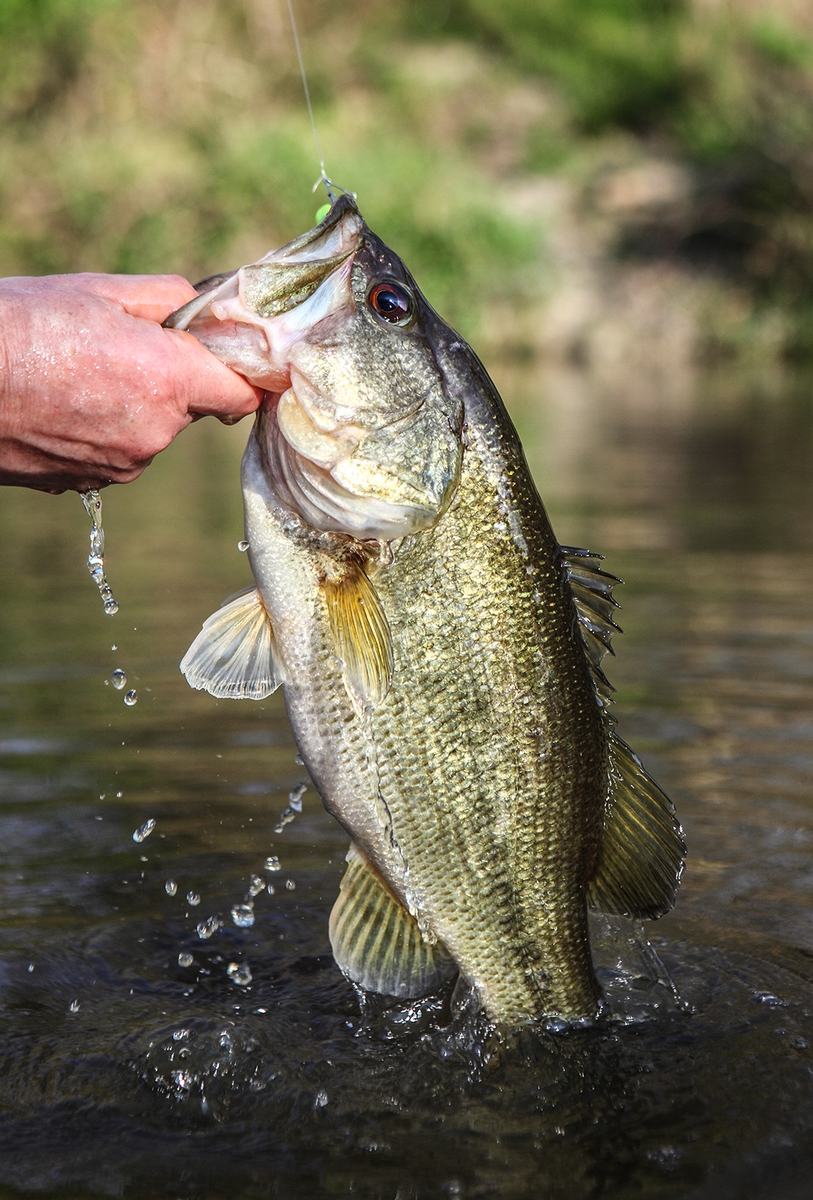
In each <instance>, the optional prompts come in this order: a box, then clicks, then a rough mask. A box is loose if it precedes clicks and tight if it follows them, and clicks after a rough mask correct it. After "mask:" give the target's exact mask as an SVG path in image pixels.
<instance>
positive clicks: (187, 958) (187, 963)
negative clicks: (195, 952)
mask: <svg viewBox="0 0 813 1200" xmlns="http://www.w3.org/2000/svg"><path fill="white" fill-rule="evenodd" d="M194 961H195V960H194V958H193V957H192V955H191V954H188V953H187V952H186V951H182V953H180V954H179V955H178V966H179V967H191V966H192V963H193V962H194Z"/></svg>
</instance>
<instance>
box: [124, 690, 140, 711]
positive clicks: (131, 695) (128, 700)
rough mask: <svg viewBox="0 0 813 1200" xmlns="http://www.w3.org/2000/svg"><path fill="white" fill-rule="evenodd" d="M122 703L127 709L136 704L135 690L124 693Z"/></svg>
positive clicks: (136, 695) (136, 694)
mask: <svg viewBox="0 0 813 1200" xmlns="http://www.w3.org/2000/svg"><path fill="white" fill-rule="evenodd" d="M124 703H125V704H126V705H127V707H128V708H132V707H133V705H134V704H137V703H138V692H137V691H136V690H135V688H130V690H129V692H125V693H124Z"/></svg>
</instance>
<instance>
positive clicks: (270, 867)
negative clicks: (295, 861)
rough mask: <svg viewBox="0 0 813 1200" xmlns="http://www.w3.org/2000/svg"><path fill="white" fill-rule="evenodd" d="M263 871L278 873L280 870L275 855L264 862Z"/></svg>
mask: <svg viewBox="0 0 813 1200" xmlns="http://www.w3.org/2000/svg"><path fill="white" fill-rule="evenodd" d="M265 869H266V871H278V870H279V869H280V862H279V859H278V858H277V856H276V854H271V855H269V856H268V858H267V859H266V860H265Z"/></svg>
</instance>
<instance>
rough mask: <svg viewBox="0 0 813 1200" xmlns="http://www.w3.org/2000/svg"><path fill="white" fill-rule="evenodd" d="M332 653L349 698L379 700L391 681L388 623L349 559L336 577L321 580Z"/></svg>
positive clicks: (360, 570) (360, 569) (361, 573)
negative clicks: (341, 667)
mask: <svg viewBox="0 0 813 1200" xmlns="http://www.w3.org/2000/svg"><path fill="white" fill-rule="evenodd" d="M322 589H323V591H324V595H325V600H326V601H327V611H328V618H329V620H330V630H331V633H332V634H333V640H334V642H335V644H336V653H337V654H338V656H339V658H340V659H341V660H342V662H343V663H344V679H345V684H346V685H347V689H348V691H349V692H350V695H351V697H352V698H354V699H357V700H359V701H360V702H361V704H362V705H363V704H364V703H365V702H367V701H369V702H370V703H372V704H379V703H380V702H381V701H382V700H383V699H384V697H385V696H386V694H387V692H388V691H389V689H390V684H391V683H392V672H393V657H392V636H391V634H390V626H389V622H388V621H387V617H386V615H385V613H384V609H383V608H382V607H381V601H380V600H379V598H378V593H377V592H376V590H375V588H374V587H373V585H372V584H371V583H370V580H369V579H368V578H367V575H366V573H365V571H364V567H363V566H362V565H361V564H360V563H356V562H349V563H347V564H346V569H345V570H344V572H343V574H342V575H341V577H340V578H338V579H325V580H324V582H323V583H322Z"/></svg>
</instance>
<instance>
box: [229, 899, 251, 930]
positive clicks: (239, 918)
mask: <svg viewBox="0 0 813 1200" xmlns="http://www.w3.org/2000/svg"><path fill="white" fill-rule="evenodd" d="M231 919H232V920H233V921H234V923H235V925H239V926H240V928H241V929H248V928H249V927H250V926H251V925H253V924H254V905H253V904H235V906H234V908H233V909H232V910H231Z"/></svg>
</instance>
